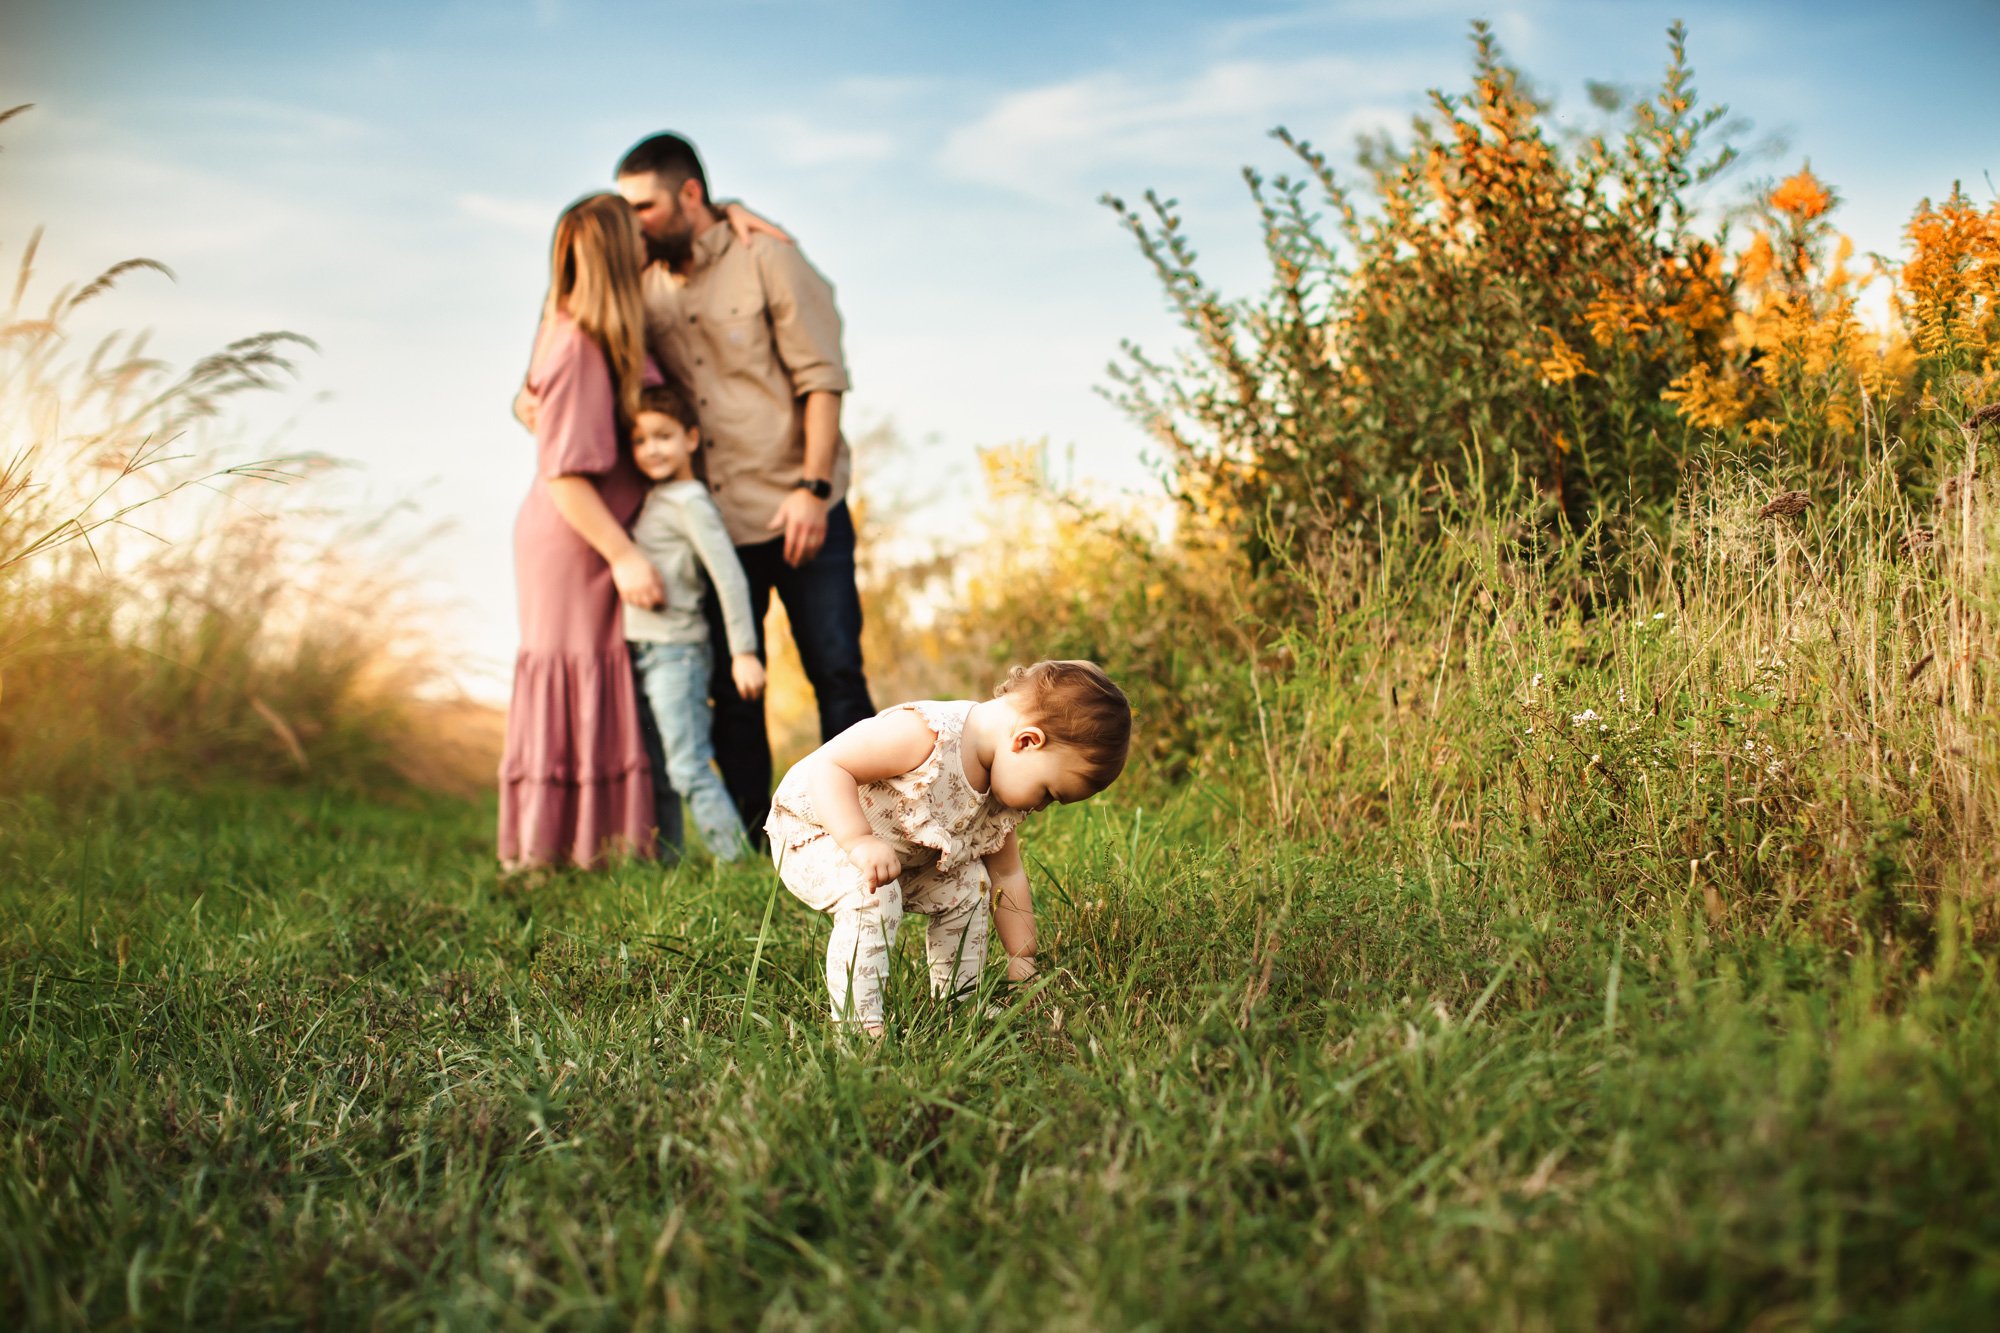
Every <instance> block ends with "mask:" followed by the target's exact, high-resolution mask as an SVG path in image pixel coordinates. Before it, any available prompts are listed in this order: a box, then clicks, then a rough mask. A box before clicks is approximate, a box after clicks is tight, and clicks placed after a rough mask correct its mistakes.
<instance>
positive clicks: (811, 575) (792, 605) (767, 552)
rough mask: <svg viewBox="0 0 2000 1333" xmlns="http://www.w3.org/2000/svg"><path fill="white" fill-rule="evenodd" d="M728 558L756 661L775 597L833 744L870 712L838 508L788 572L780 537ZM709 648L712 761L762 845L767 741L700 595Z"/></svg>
mask: <svg viewBox="0 0 2000 1333" xmlns="http://www.w3.org/2000/svg"><path fill="white" fill-rule="evenodd" d="M736 558H737V560H739V561H740V562H742V565H743V574H744V577H745V578H746V579H747V580H748V581H749V584H750V613H751V615H752V616H753V617H754V618H755V619H756V622H757V656H758V657H760V658H761V657H763V655H764V613H765V612H766V611H768V610H770V609H771V594H772V593H773V592H776V593H777V594H778V598H779V600H780V601H782V602H784V604H785V616H786V618H787V619H788V620H790V621H791V623H792V639H793V641H794V642H796V643H797V644H798V646H799V662H800V664H801V665H803V666H804V667H805V670H806V679H807V680H808V681H810V682H811V683H812V687H813V695H814V697H815V698H817V699H818V700H819V735H820V739H821V740H822V741H828V740H832V739H833V738H834V737H835V736H837V735H839V734H840V733H841V732H843V731H845V730H847V729H848V728H849V727H851V726H853V725H854V724H855V723H856V722H859V721H861V720H862V719H863V718H869V717H873V716H874V715H875V704H874V702H873V701H872V700H871V699H870V698H869V697H868V679H867V677H866V676H864V675H863V674H862V670H861V597H860V595H859V594H858V593H857V592H856V591H855V589H854V517H853V515H851V514H849V513H848V512H847V502H846V501H844V500H843V501H842V502H841V503H839V504H837V505H835V506H833V508H831V509H829V510H827V511H826V544H825V545H824V546H822V547H820V548H819V554H818V555H816V556H814V557H813V558H812V559H811V560H808V561H807V562H806V563H805V564H804V565H801V566H800V567H799V568H797V569H793V568H792V567H791V566H790V565H788V564H786V563H785V541H784V538H782V537H776V538H773V539H772V540H770V541H768V542H759V543H758V544H756V545H755V546H739V547H737V548H736ZM706 605H707V611H708V637H709V642H710V643H712V644H713V645H714V646H715V672H714V677H713V679H712V681H711V682H710V685H709V692H710V693H711V694H713V695H714V697H715V761H716V763H717V764H718V765H719V766H720V767H721V769H722V781H723V784H724V785H725V786H727V787H728V788H729V796H730V799H731V800H733V801H735V802H736V809H737V810H738V812H740V813H741V814H742V816H743V827H744V829H745V830H746V831H747V832H748V833H749V835H750V837H751V838H752V839H753V840H754V841H755V842H756V844H757V846H759V847H762V846H763V845H764V817H765V815H767V814H768V813H769V812H770V808H771V738H770V736H769V734H768V733H766V731H765V730H764V701H763V700H762V699H745V698H744V697H742V696H741V695H739V694H738V693H737V692H736V682H735V681H734V680H733V679H732V678H731V677H730V674H729V638H728V635H727V633H726V632H725V631H724V629H723V625H722V608H721V607H720V605H718V603H717V602H716V599H715V593H714V591H713V589H711V590H710V592H709V595H708V597H707V598H706Z"/></svg>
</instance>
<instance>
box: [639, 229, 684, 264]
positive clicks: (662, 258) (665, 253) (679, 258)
mask: <svg viewBox="0 0 2000 1333" xmlns="http://www.w3.org/2000/svg"><path fill="white" fill-rule="evenodd" d="M693 257H694V232H693V230H692V229H690V230H688V231H683V232H676V233H675V234H673V235H672V236H648V237H647V238H646V258H647V259H649V260H652V261H653V262H655V263H659V264H665V265H667V266H668V267H669V268H678V267H680V266H681V265H682V264H685V263H686V262H687V261H688V260H689V259H692V258H693Z"/></svg>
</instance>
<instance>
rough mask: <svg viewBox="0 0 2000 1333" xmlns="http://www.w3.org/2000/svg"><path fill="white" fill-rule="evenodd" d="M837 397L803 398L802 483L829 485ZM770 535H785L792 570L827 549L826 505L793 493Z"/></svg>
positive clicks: (836, 439)
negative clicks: (803, 457) (803, 461)
mask: <svg viewBox="0 0 2000 1333" xmlns="http://www.w3.org/2000/svg"><path fill="white" fill-rule="evenodd" d="M840 397H841V396H840V395H839V394H837V393H832V392H830V391H828V390H825V389H816V390H814V391H813V392H811V393H809V394H807V395H806V396H805V437H806V461H805V465H804V470H803V476H802V477H801V478H800V480H803V481H832V480H833V453H834V449H835V448H836V447H837V446H838V445H839V443H840ZM771 531H773V532H782V533H784V534H785V563H786V564H788V565H790V566H792V567H793V568H794V569H796V568H798V567H799V566H800V565H803V564H804V563H806V561H808V560H810V559H812V558H813V557H814V556H816V555H818V554H819V548H820V547H822V546H824V545H826V501H824V500H822V499H820V498H819V497H818V496H817V495H814V494H813V493H812V492H811V491H805V490H795V491H793V492H792V493H791V494H789V495H787V496H786V497H785V498H784V499H783V500H782V501H780V502H779V504H778V512H777V513H776V514H775V515H773V516H772V518H771Z"/></svg>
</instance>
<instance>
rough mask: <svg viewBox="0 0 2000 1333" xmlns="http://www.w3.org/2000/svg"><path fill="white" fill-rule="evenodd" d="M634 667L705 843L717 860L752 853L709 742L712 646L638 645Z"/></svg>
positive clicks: (673, 778) (671, 772)
mask: <svg viewBox="0 0 2000 1333" xmlns="http://www.w3.org/2000/svg"><path fill="white" fill-rule="evenodd" d="M630 647H631V649H632V663H633V665H634V666H636V667H637V668H638V670H639V680H640V683H641V684H642V685H643V687H644V689H645V692H646V705H647V707H648V708H650V709H651V710H652V714H653V720H654V721H655V722H656V723H657V724H658V726H659V729H660V744H661V746H662V747H663V748H664V749H665V750H666V753H667V778H668V780H669V781H670V782H672V783H673V786H674V790H675V791H677V792H679V793H680V794H681V795H682V796H684V797H686V798H687V803H688V810H689V811H690V812H691V813H692V814H693V815H694V824H695V827H696V828H698V829H700V830H701V840H702V842H703V843H704V844H706V845H707V847H708V850H709V852H710V853H711V854H712V855H713V856H714V857H715V859H716V860H718V861H734V860H735V859H736V858H737V857H739V856H741V855H743V854H744V853H745V852H746V851H748V850H749V849H750V844H749V840H748V839H747V838H745V837H744V835H743V821H742V820H741V819H740V818H738V817H737V814H736V806H735V804H734V803H733V802H732V801H731V800H730V799H729V791H728V789H727V788H725V787H724V786H723V785H722V778H721V775H719V774H718V773H717V772H716V771H715V768H714V765H713V762H712V761H713V760H714V758H715V748H714V745H713V743H712V742H711V741H710V739H709V711H708V681H709V670H710V662H711V658H710V653H709V647H708V645H707V644H705V643H634V644H631V645H630Z"/></svg>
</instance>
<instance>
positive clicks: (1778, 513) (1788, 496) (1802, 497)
mask: <svg viewBox="0 0 2000 1333" xmlns="http://www.w3.org/2000/svg"><path fill="white" fill-rule="evenodd" d="M1811 505H1812V497H1811V496H1810V495H1807V494H1806V493H1805V492H1804V491H1783V492H1780V493H1779V495H1778V496H1777V498H1776V499H1774V500H1772V501H1771V503H1769V504H1767V505H1765V506H1764V507H1763V508H1762V509H1759V510H1758V511H1757V517H1758V518H1797V517H1798V516H1799V515H1800V514H1803V513H1805V512H1806V510H1807V509H1808V508H1809V507H1810V506H1811Z"/></svg>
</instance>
